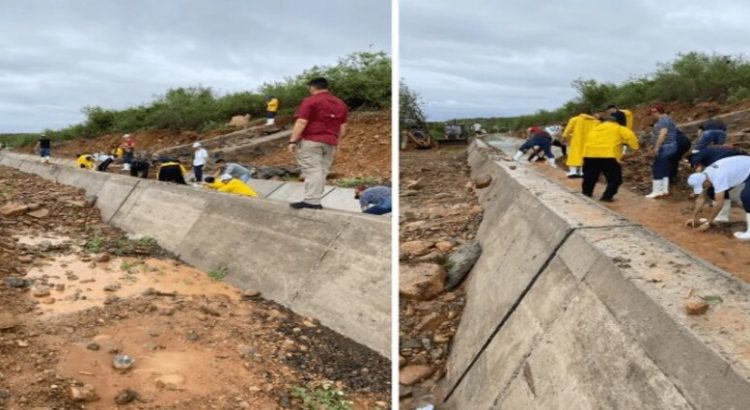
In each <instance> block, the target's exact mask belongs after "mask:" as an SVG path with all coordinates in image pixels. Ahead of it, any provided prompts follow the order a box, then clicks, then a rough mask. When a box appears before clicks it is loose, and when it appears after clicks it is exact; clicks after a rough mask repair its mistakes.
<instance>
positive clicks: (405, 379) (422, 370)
mask: <svg viewBox="0 0 750 410" xmlns="http://www.w3.org/2000/svg"><path fill="white" fill-rule="evenodd" d="M433 373H435V369H434V368H433V367H432V366H427V365H422V364H417V365H409V366H406V367H404V368H402V369H401V371H400V372H399V374H398V383H399V384H401V385H403V386H411V385H413V384H416V383H418V382H421V381H422V380H424V379H426V378H428V377H430V376H432V374H433Z"/></svg>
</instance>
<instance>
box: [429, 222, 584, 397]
mask: <svg viewBox="0 0 750 410" xmlns="http://www.w3.org/2000/svg"><path fill="white" fill-rule="evenodd" d="M576 229H578V228H570V229H568V230H567V231H566V232H565V236H564V237H563V238H562V240H561V241H560V243H558V244H557V245H556V246H555V249H553V250H552V252H550V254H549V256H548V257H547V259H546V260H545V261H544V263H543V264H542V266H541V267H540V268H539V270H538V271H537V272H536V273H535V274H534V276H533V277H532V278H531V280H530V281H529V284H528V285H526V288H525V289H524V290H523V292H521V295H520V296H519V297H518V299H516V301H515V302H513V305H512V306H511V307H510V309H509V310H508V313H506V314H505V316H503V318H502V319H501V320H500V323H499V324H498V325H497V326H496V327H495V329H494V330H493V331H492V333H491V334H490V336H489V337H488V338H487V340H486V341H485V342H484V344H483V345H482V347H481V348H480V349H479V351H478V352H477V354H476V355H474V358H473V359H472V360H471V362H469V365H468V366H466V369H464V371H463V372H462V373H461V376H460V377H459V378H458V380H457V381H456V384H455V385H454V386H453V387H451V390H450V391H449V392H448V394H447V395H446V396H445V398H444V399H443V402H447V401H448V400H449V399H450V398H451V396H452V395H453V393H454V392H455V391H456V389H457V388H458V386H460V385H461V382H463V380H464V378H466V375H467V374H468V373H469V371H470V370H471V368H472V367H474V364H476V362H477V361H478V360H479V357H480V356H482V353H484V351H485V350H486V349H487V347H488V346H489V345H490V343H492V339H494V338H495V336H496V335H497V334H498V333H499V332H500V330H501V329H502V328H503V326H505V323H506V322H507V321H508V320H509V319H510V317H511V316H512V315H513V313H515V311H516V309H518V307H519V306H520V305H521V302H523V300H524V298H526V295H527V294H528V293H529V292H530V291H531V288H532V287H534V284H535V283H536V281H537V280H538V279H539V277H540V276H541V275H542V273H543V272H544V271H545V270H546V269H547V267H549V264H550V263H552V259H554V258H555V256H557V252H559V251H560V248H562V246H563V245H564V244H565V242H567V241H568V238H570V236H571V235H572V234H573V232H575V231H576Z"/></svg>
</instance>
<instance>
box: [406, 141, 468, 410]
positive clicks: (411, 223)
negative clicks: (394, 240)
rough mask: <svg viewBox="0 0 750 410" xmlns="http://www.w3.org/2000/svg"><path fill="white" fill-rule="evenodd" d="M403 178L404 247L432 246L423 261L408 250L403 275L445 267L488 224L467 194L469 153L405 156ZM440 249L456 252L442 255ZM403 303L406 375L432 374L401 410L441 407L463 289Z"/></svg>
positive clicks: (414, 386) (451, 150) (410, 390)
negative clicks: (422, 369) (441, 383)
mask: <svg viewBox="0 0 750 410" xmlns="http://www.w3.org/2000/svg"><path fill="white" fill-rule="evenodd" d="M400 173H401V181H400V186H401V197H400V198H399V200H400V206H401V215H400V236H399V238H400V243H401V244H402V245H403V244H405V243H407V242H410V241H425V242H426V243H427V245H428V246H427V247H426V248H427V249H426V252H425V253H423V254H420V255H419V256H416V255H410V254H406V253H405V252H404V251H403V249H402V252H401V255H400V259H401V262H400V264H401V266H402V269H403V267H405V266H408V265H411V264H415V263H436V264H439V265H443V264H444V263H445V261H446V260H447V258H448V257H449V256H450V254H451V253H452V251H453V249H449V248H453V247H457V246H459V245H461V244H464V243H467V242H470V241H472V240H473V239H474V237H475V235H476V232H477V230H478V228H479V224H480V222H481V220H482V210H481V207H480V206H479V204H478V202H477V199H476V196H475V194H474V192H473V190H472V189H470V188H467V183H468V182H469V181H470V169H469V167H468V165H467V157H466V147H465V146H464V147H447V146H446V147H442V148H433V149H430V150H419V151H402V152H401V153H400ZM438 243H441V245H447V244H448V243H449V244H450V246H448V247H446V248H442V250H441V248H440V247H439V246H436V245H437V244H438ZM407 246H408V245H407ZM399 303H400V304H399V324H400V329H399V332H400V333H399V346H400V347H399V353H400V356H399V367H400V369H401V373H402V375H403V374H404V373H405V372H408V368H410V367H411V368H413V367H414V366H421V365H425V366H428V368H429V369H430V372H429V373H430V376H429V377H427V378H426V380H423V381H420V382H417V383H409V385H401V387H400V392H399V394H400V403H401V408H405V409H413V408H415V406H417V405H423V404H428V403H432V404H436V399H435V393H436V390H435V389H437V388H438V380H440V379H441V378H442V377H443V375H444V374H445V364H446V360H447V358H448V354H449V352H450V346H451V340H452V339H453V336H454V335H455V332H456V329H457V327H458V321H459V320H460V317H461V313H462V312H463V307H464V303H465V296H464V290H463V287H462V286H459V287H458V288H456V289H454V290H450V291H449V290H445V289H443V290H442V291H441V292H440V293H439V294H438V295H437V296H435V297H433V298H428V299H427V300H415V299H409V298H406V297H401V298H400V302H399ZM427 322H429V324H428V325H426V324H425V323H427ZM405 369H407V370H405Z"/></svg>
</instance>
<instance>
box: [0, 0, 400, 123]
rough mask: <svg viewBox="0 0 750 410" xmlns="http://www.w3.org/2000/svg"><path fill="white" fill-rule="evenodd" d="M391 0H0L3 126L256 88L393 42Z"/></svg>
mask: <svg viewBox="0 0 750 410" xmlns="http://www.w3.org/2000/svg"><path fill="white" fill-rule="evenodd" d="M390 20H391V7H390V1H380V0H377V1H373V0H320V1H313V0H307V1H296V0H273V1H268V0H265V1H258V0H244V1H243V0H236V1H229V0H183V1H177V0H158V1H146V0H128V1H121V0H76V1H74V0H69V1H62V0H57V1H54V0H46V1H45V0H2V2H1V3H0V133H2V132H21V131H40V130H42V129H44V128H60V127H64V126H67V125H69V124H71V123H76V122H79V121H81V120H82V119H83V115H82V114H81V108H82V107H83V106H86V105H98V106H103V107H106V108H125V107H128V106H132V105H137V104H141V103H145V102H149V101H150V100H151V99H152V98H153V96H154V95H157V94H163V93H164V92H165V91H166V90H167V89H168V88H170V87H179V86H197V85H203V86H207V87H213V88H214V89H216V90H218V91H221V92H225V91H238V90H248V89H250V90H254V89H256V88H257V86H259V85H260V84H262V83H264V82H266V81H274V80H283V78H284V77H285V76H289V75H295V74H299V73H301V72H302V71H303V70H304V69H306V68H309V67H312V66H314V65H327V64H334V63H336V61H337V60H338V58H339V57H343V56H345V55H347V54H350V53H352V52H356V51H367V50H370V46H371V45H372V50H373V51H381V50H382V51H387V52H389V53H390V45H391V40H390V38H391V36H390V33H391V26H390Z"/></svg>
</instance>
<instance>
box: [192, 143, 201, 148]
mask: <svg viewBox="0 0 750 410" xmlns="http://www.w3.org/2000/svg"><path fill="white" fill-rule="evenodd" d="M200 146H201V143H200V142H194V143H193V148H200Z"/></svg>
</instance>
